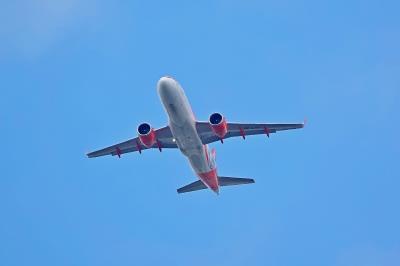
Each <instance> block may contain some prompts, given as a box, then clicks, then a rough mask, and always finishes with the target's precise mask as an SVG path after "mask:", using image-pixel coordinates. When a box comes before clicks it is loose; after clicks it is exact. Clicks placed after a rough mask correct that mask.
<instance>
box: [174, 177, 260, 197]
mask: <svg viewBox="0 0 400 266" xmlns="http://www.w3.org/2000/svg"><path fill="white" fill-rule="evenodd" d="M218 183H219V186H221V187H224V186H235V185H244V184H252V183H254V179H251V178H239V177H228V176H219V177H218ZM206 188H207V186H206V185H205V184H204V183H203V182H202V181H201V180H197V181H195V182H193V183H190V184H189V185H186V186H184V187H181V188H179V189H178V190H177V192H178V193H186V192H191V191H196V190H202V189H206Z"/></svg>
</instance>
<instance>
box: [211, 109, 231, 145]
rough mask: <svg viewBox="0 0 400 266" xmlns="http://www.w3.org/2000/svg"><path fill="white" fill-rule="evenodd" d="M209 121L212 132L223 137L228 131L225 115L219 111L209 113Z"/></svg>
mask: <svg viewBox="0 0 400 266" xmlns="http://www.w3.org/2000/svg"><path fill="white" fill-rule="evenodd" d="M209 122H210V125H211V129H212V131H213V132H214V134H215V135H217V136H218V137H220V138H221V139H223V138H224V136H225V135H226V133H227V132H228V125H227V124H226V120H225V117H223V116H222V115H221V114H220V113H213V114H212V115H210V119H209Z"/></svg>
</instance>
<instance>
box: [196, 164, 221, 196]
mask: <svg viewBox="0 0 400 266" xmlns="http://www.w3.org/2000/svg"><path fill="white" fill-rule="evenodd" d="M197 175H198V176H199V178H200V179H201V181H203V183H204V184H206V185H207V187H209V188H210V189H212V190H213V191H214V192H216V193H218V192H219V183H218V175H217V169H216V168H215V169H212V170H211V171H209V172H205V173H197Z"/></svg>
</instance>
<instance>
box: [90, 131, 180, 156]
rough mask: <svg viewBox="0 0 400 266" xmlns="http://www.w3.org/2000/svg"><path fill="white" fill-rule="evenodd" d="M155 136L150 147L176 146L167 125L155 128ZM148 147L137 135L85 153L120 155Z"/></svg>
mask: <svg viewBox="0 0 400 266" xmlns="http://www.w3.org/2000/svg"><path fill="white" fill-rule="evenodd" d="M155 133H156V136H157V140H158V142H157V143H154V145H153V146H151V147H150V148H156V149H160V151H161V149H164V148H178V146H177V145H176V143H175V142H174V140H173V135H172V132H171V129H170V128H169V126H166V127H162V128H159V129H157V130H155ZM146 149H149V148H147V147H146V146H144V145H143V144H142V143H141V142H140V140H139V138H138V137H136V138H133V139H129V140H127V141H124V142H121V143H117V144H115V145H112V146H109V147H106V148H104V149H100V150H97V151H94V152H90V153H88V154H87V156H88V157H89V158H93V157H99V156H105V155H112V156H114V155H118V156H121V154H124V153H129V152H136V151H138V152H142V150H146Z"/></svg>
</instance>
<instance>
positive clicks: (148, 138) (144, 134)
mask: <svg viewBox="0 0 400 266" xmlns="http://www.w3.org/2000/svg"><path fill="white" fill-rule="evenodd" d="M137 131H138V133H139V139H140V142H141V143H142V144H143V145H144V146H146V147H147V148H150V147H151V146H153V145H154V143H156V141H157V139H156V133H155V131H154V129H153V128H152V127H151V126H150V125H149V124H147V123H143V124H140V125H139V126H138V128H137Z"/></svg>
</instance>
